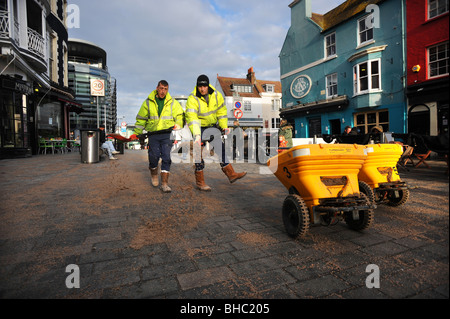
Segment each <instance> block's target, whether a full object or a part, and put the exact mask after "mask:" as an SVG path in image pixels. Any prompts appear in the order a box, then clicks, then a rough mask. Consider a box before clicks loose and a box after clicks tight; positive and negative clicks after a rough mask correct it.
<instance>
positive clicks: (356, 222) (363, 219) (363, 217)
mask: <svg viewBox="0 0 450 319" xmlns="http://www.w3.org/2000/svg"><path fill="white" fill-rule="evenodd" d="M360 195H361V197H363V198H365V202H366V205H367V206H370V205H372V203H371V202H370V200H369V198H368V197H367V196H366V194H364V193H360ZM358 217H359V218H358V219H355V218H354V216H353V213H352V212H350V213H347V214H346V215H345V222H346V223H347V225H348V227H350V229H353V230H364V229H367V228H369V227H370V226H371V225H372V222H373V209H362V210H359V211H358Z"/></svg>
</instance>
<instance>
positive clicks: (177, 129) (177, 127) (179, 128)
mask: <svg viewBox="0 0 450 319" xmlns="http://www.w3.org/2000/svg"><path fill="white" fill-rule="evenodd" d="M173 130H174V131H179V130H181V127H180V126H179V125H178V124H175V126H174V127H173Z"/></svg>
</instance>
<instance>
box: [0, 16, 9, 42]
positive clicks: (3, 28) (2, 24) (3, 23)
mask: <svg viewBox="0 0 450 319" xmlns="http://www.w3.org/2000/svg"><path fill="white" fill-rule="evenodd" d="M0 38H9V15H8V11H4V10H0Z"/></svg>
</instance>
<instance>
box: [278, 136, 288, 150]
mask: <svg viewBox="0 0 450 319" xmlns="http://www.w3.org/2000/svg"><path fill="white" fill-rule="evenodd" d="M278 139H279V143H278V147H279V149H278V153H282V152H284V151H285V150H284V148H287V144H288V143H287V141H286V138H285V137H284V136H283V135H280V136H279V137H278Z"/></svg>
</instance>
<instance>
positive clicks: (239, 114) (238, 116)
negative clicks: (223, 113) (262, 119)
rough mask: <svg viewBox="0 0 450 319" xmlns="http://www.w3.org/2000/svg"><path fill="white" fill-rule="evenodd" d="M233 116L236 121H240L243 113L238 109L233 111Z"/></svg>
mask: <svg viewBox="0 0 450 319" xmlns="http://www.w3.org/2000/svg"><path fill="white" fill-rule="evenodd" d="M233 114H234V117H235V118H237V119H238V120H240V119H241V118H242V117H243V116H244V112H242V110H240V109H236V110H234V112H233Z"/></svg>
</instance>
